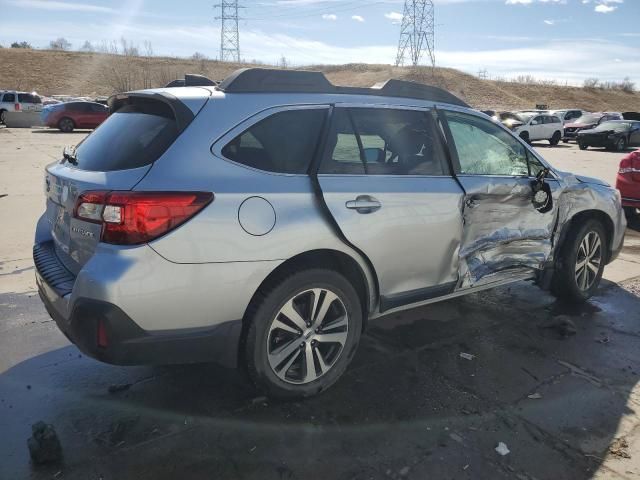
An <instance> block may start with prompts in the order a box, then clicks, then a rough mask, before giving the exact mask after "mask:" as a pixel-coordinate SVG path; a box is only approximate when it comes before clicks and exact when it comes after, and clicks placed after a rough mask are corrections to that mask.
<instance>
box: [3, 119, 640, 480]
mask: <svg viewBox="0 0 640 480" xmlns="http://www.w3.org/2000/svg"><path fill="white" fill-rule="evenodd" d="M84 134H85V133H76V134H71V135H64V134H60V133H56V132H50V131H48V130H34V131H31V130H14V129H0V225H3V235H2V242H1V243H0V432H1V433H0V435H2V441H0V479H11V480H13V479H28V478H30V479H50V478H56V479H104V480H107V479H128V478H132V479H134V478H135V479H164V478H176V477H179V476H180V477H183V478H189V479H191V478H194V479H211V478H215V479H227V478H229V479H236V478H240V479H260V480H262V479H295V478H304V479H316V478H318V479H320V478H322V479H326V478H329V479H387V478H390V479H400V478H416V479H423V478H435V479H441V478H442V479H444V478H452V479H453V478H455V479H467V478H468V479H477V478H490V479H499V478H505V479H507V478H509V479H512V478H516V479H520V480H526V479H554V480H555V479H583V478H597V479H605V478H606V479H632V478H639V477H640V437H639V436H638V433H637V432H638V427H639V425H640V419H639V418H638V416H637V414H636V409H637V408H639V407H640V395H639V393H640V389H638V387H637V383H638V376H639V375H640V348H639V347H640V322H639V321H640V308H639V307H640V297H639V296H638V295H640V256H639V255H638V252H639V251H640V236H639V235H638V234H637V233H636V232H634V231H633V230H629V232H628V235H627V241H626V244H625V249H624V251H623V253H622V255H621V259H619V260H617V261H616V262H615V263H614V264H612V265H611V266H610V267H607V271H606V276H607V278H608V279H609V280H605V281H603V285H602V288H601V289H600V290H599V292H598V294H597V295H596V296H595V297H594V298H593V299H592V300H591V301H590V302H589V303H587V304H586V305H584V306H582V307H579V308H577V307H572V306H569V305H565V304H562V303H559V302H557V301H555V299H554V298H553V297H551V296H550V295H548V294H546V293H544V292H541V291H540V290H539V289H538V288H537V287H535V286H533V285H531V284H530V283H528V282H522V283H518V284H515V285H512V286H510V287H504V288H499V289H495V290H492V291H488V292H482V293H481V294H474V295H469V296H466V297H462V298H459V299H455V300H451V301H448V302H442V303H438V304H434V305H431V306H428V307H423V308H419V309H414V310H412V311H409V312H406V313H402V314H396V315H390V316H387V317H383V318H381V319H379V320H376V321H375V322H372V324H371V325H370V328H369V329H368V331H367V332H366V334H365V335H364V337H363V340H362V343H361V346H360V349H359V351H358V353H357V355H356V358H355V360H354V362H353V364H352V365H351V366H350V368H349V369H348V371H347V373H346V374H345V375H344V377H343V378H342V379H341V380H339V381H338V383H337V384H336V385H335V386H334V387H332V388H331V389H330V390H328V391H327V392H325V393H324V394H322V395H320V396H318V397H315V398H312V399H308V400H306V401H300V402H277V401H272V400H269V399H266V398H264V397H259V396H256V393H255V392H254V391H253V390H252V389H251V388H250V387H249V386H248V384H247V383H246V381H245V379H244V378H243V377H242V376H241V375H238V373H237V372H235V371H230V370H225V369H223V368H221V367H217V366H215V365H187V366H172V367H154V368H151V367H126V368H125V367H116V366H110V365H105V364H101V363H99V362H97V361H95V360H92V359H90V358H87V357H85V356H84V355H82V354H81V353H80V352H79V351H78V350H77V349H76V348H75V347H74V346H73V345H70V344H69V342H68V341H67V340H66V339H65V338H64V336H63V335H62V334H61V333H60V332H59V331H58V330H57V328H56V327H55V324H54V323H53V322H52V321H51V319H50V318H49V317H48V316H47V314H46V312H45V311H44V309H43V307H42V305H41V303H40V300H39V299H38V298H37V293H36V291H35V284H34V281H33V265H32V262H31V255H30V252H31V241H32V235H33V228H34V225H35V221H36V219H37V217H38V216H39V215H40V213H41V211H42V209H43V205H44V199H43V185H42V184H43V174H42V169H43V167H44V165H46V164H47V163H49V162H51V161H53V160H55V159H56V157H57V156H58V155H59V152H60V151H61V149H62V147H63V146H64V145H66V144H73V143H77V141H79V140H80V139H81V138H82V137H83V135H84ZM537 148H539V149H540V151H541V152H542V154H543V155H544V156H546V157H547V158H549V159H550V160H551V161H552V163H554V164H555V165H557V166H558V167H560V168H562V169H564V170H569V169H573V170H575V171H578V173H582V174H585V175H590V176H600V177H601V178H604V179H606V180H609V181H611V180H612V177H615V170H616V169H617V162H618V161H619V158H620V155H619V154H617V155H616V154H609V153H604V152H597V151H594V152H590V151H588V152H580V151H579V150H578V149H577V148H576V147H575V146H573V145H571V146H565V145H560V146H559V147H557V148H548V147H545V146H543V145H539V146H537ZM3 195H5V196H3ZM635 227H637V226H635ZM461 354H464V355H461ZM40 420H42V421H44V422H46V423H49V424H51V425H53V426H54V428H55V430H56V432H57V436H58V438H59V440H60V444H61V446H62V453H63V459H62V461H60V462H58V463H55V464H51V465H47V466H36V465H33V464H32V462H31V461H30V458H29V452H28V449H27V438H28V437H29V436H30V435H31V426H32V425H33V424H34V423H36V422H37V421H40ZM501 442H502V443H503V444H504V447H506V450H505V449H504V448H501V449H500V451H501V452H502V453H506V451H507V450H508V452H509V453H507V454H506V455H502V454H500V453H499V452H498V451H496V447H498V446H499V445H500V443H501Z"/></svg>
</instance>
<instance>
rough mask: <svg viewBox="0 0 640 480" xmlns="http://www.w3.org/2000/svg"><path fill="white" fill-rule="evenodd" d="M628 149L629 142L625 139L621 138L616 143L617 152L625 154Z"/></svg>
mask: <svg viewBox="0 0 640 480" xmlns="http://www.w3.org/2000/svg"><path fill="white" fill-rule="evenodd" d="M626 149H627V141H626V140H625V139H624V138H619V139H618V141H617V142H616V150H617V151H618V152H624V151H625V150H626Z"/></svg>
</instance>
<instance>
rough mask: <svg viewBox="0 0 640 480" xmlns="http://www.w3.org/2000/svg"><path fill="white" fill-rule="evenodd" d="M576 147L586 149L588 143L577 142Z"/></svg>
mask: <svg viewBox="0 0 640 480" xmlns="http://www.w3.org/2000/svg"><path fill="white" fill-rule="evenodd" d="M578 147H579V148H580V150H586V149H587V148H589V145H587V144H586V143H582V142H578Z"/></svg>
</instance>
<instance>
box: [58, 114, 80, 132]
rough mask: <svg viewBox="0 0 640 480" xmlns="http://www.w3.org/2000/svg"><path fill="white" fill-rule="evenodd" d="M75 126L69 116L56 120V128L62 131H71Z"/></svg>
mask: <svg viewBox="0 0 640 480" xmlns="http://www.w3.org/2000/svg"><path fill="white" fill-rule="evenodd" d="M74 128H76V124H75V123H74V122H73V120H71V119H70V118H69V117H63V118H61V119H60V121H59V122H58V129H59V130H60V131H61V132H64V133H71V132H73V129H74Z"/></svg>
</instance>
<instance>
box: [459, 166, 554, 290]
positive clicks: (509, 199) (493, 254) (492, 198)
mask: <svg viewBox="0 0 640 480" xmlns="http://www.w3.org/2000/svg"><path fill="white" fill-rule="evenodd" d="M460 180H461V183H462V184H463V186H464V188H465V191H466V196H465V202H464V206H463V211H462V218H463V223H464V233H463V238H462V243H461V246H460V254H459V255H460V258H459V265H460V268H459V280H458V288H465V287H471V286H475V285H478V284H482V283H485V282H488V281H493V280H494V277H495V276H496V275H498V274H501V273H502V272H504V271H505V270H510V269H514V268H515V269H523V268H525V269H526V268H529V269H540V268H542V267H543V265H544V264H545V262H546V261H547V260H548V258H549V257H550V255H551V251H552V238H553V233H554V230H555V226H556V220H557V207H555V206H554V208H552V209H551V210H550V211H549V212H547V213H540V212H539V211H538V210H536V209H535V208H534V206H533V205H532V203H531V200H532V195H533V193H532V188H531V180H530V179H525V178H522V179H520V178H513V177H480V176H477V177H461V178H460ZM551 189H552V193H556V194H555V195H553V196H557V185H551ZM554 205H555V202H554Z"/></svg>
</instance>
